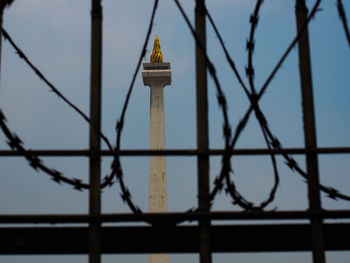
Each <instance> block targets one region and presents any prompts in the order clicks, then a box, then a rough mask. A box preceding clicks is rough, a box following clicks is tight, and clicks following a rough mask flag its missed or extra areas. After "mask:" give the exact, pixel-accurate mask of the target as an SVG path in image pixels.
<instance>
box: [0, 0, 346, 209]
mask: <svg viewBox="0 0 350 263" xmlns="http://www.w3.org/2000/svg"><path fill="white" fill-rule="evenodd" d="M158 2H159V0H155V1H154V5H153V9H152V15H151V18H150V22H149V27H148V30H147V34H146V38H145V41H144V45H143V48H142V51H141V54H140V57H139V60H138V63H137V66H136V69H135V72H134V74H133V77H132V80H131V83H130V86H129V89H128V92H127V95H126V98H125V101H124V106H123V110H122V113H121V115H120V118H119V119H118V121H117V123H116V133H117V138H116V147H115V148H113V147H112V145H111V143H110V142H109V140H108V138H107V137H106V136H104V135H103V134H102V132H101V133H100V137H101V138H102V139H103V140H104V141H105V142H106V144H107V146H108V148H109V149H110V150H111V151H113V152H114V158H113V161H112V163H111V171H110V173H109V174H108V175H106V176H105V177H104V179H103V182H102V184H101V188H104V187H106V186H111V185H112V184H113V183H114V178H115V177H116V178H117V181H118V182H119V185H120V188H121V194H120V195H121V198H122V200H123V202H124V203H126V204H127V205H128V206H129V208H130V209H131V211H132V212H134V213H142V211H141V209H140V208H139V207H138V206H136V205H135V204H134V203H133V201H132V196H131V193H130V190H129V189H128V188H127V186H126V184H125V182H124V173H123V169H122V165H121V161H120V156H119V154H118V152H119V151H120V147H121V136H122V131H123V127H124V123H125V115H126V111H127V107H128V104H129V100H130V97H131V94H132V90H133V87H134V83H135V80H136V77H137V75H138V73H139V70H140V66H141V62H142V60H143V58H144V56H145V54H146V50H147V49H146V48H147V45H148V42H149V38H150V35H151V32H152V29H153V25H154V18H155V15H156V11H157V7H158ZM174 2H175V4H176V6H177V7H178V9H179V11H180V13H181V15H182V16H183V18H184V20H185V22H186V24H187V26H188V28H189V29H190V31H191V34H192V36H193V38H194V40H195V42H196V45H197V47H198V48H199V50H200V51H201V52H202V55H203V56H204V58H205V61H206V67H207V69H208V72H209V74H210V76H211V77H212V79H213V81H214V84H215V87H216V92H217V94H216V96H217V101H218V105H219V107H220V109H221V111H222V114H223V137H224V139H225V153H224V155H223V157H222V169H221V172H220V174H219V175H218V177H217V178H216V179H215V181H214V189H213V191H212V192H211V193H210V200H211V202H212V201H213V200H214V198H215V196H216V195H217V193H219V192H221V191H222V189H223V188H224V187H225V184H226V189H225V190H226V192H227V193H229V194H230V195H231V197H232V198H233V201H234V203H235V204H238V205H239V206H240V207H242V208H244V209H245V210H263V208H265V207H266V206H267V205H268V204H270V203H271V202H272V201H273V200H274V198H275V192H276V190H277V187H278V183H279V175H278V170H277V164H276V159H275V155H274V154H273V153H271V154H270V158H271V161H272V165H273V170H274V179H275V183H274V185H273V187H272V189H271V191H270V194H269V197H268V198H267V199H266V200H265V201H263V202H261V203H260V204H259V205H254V203H252V202H249V201H247V200H246V199H245V198H244V197H243V195H241V194H240V193H239V192H238V191H237V189H236V186H235V184H234V181H232V180H231V178H230V173H231V172H233V171H232V167H231V157H232V156H231V153H230V152H231V150H232V149H234V147H235V145H236V143H237V141H238V138H239V136H240V134H241V133H242V132H243V130H244V128H245V127H246V124H247V122H248V120H249V117H250V114H251V113H252V111H254V112H255V116H256V118H257V120H258V122H259V125H260V127H261V130H262V133H263V136H264V140H265V143H266V145H267V147H268V149H269V150H271V149H272V148H273V149H278V150H281V149H282V145H281V143H280V141H279V140H278V138H277V137H276V136H274V135H273V133H272V132H271V130H270V129H269V125H268V122H267V119H266V117H265V116H264V114H263V112H262V111H261V109H260V107H259V104H258V102H259V100H260V99H261V97H262V96H263V94H264V92H265V91H266V89H267V87H268V86H269V84H270V83H271V81H272V79H273V77H274V76H275V74H276V73H277V71H278V70H279V68H280V67H281V65H282V63H283V62H284V60H285V59H286V58H287V56H288V55H289V53H290V52H291V50H292V49H293V47H295V45H296V43H297V42H298V40H299V38H300V36H301V34H302V33H303V31H304V30H305V28H306V27H307V25H308V24H309V22H310V20H311V19H312V18H313V17H314V16H315V14H316V12H317V11H318V7H319V5H320V3H321V0H317V1H316V3H315V4H314V6H313V8H312V11H311V12H310V14H309V15H308V17H307V20H306V22H305V23H304V25H303V26H302V28H301V29H300V30H299V31H298V32H297V34H296V37H295V38H294V40H293V41H292V42H291V44H290V45H289V47H288V48H287V50H286V51H285V53H284V54H283V55H282V57H281V59H280V60H279V61H278V63H277V65H276V66H275V68H274V70H273V71H272V72H271V74H270V75H269V76H268V78H267V80H266V81H265V83H264V84H263V85H262V87H261V89H260V91H259V92H258V93H257V92H256V89H255V83H254V65H253V51H254V47H255V40H254V35H255V31H256V27H257V25H258V21H259V11H260V7H261V5H262V3H263V0H258V1H257V3H256V5H255V9H254V12H253V14H252V15H251V17H250V23H251V29H250V35H249V40H248V41H247V50H248V65H247V67H246V75H247V77H248V81H249V86H250V89H251V91H250V92H249V91H248V89H247V87H246V85H245V84H244V82H243V80H242V78H241V76H240V74H239V72H238V70H237V68H236V66H235V63H234V61H233V59H232V58H231V56H230V55H229V53H228V51H227V49H226V47H225V45H224V42H223V40H222V37H221V35H220V33H219V31H218V29H217V27H216V25H215V23H214V21H213V19H212V17H211V15H210V13H209V11H208V10H207V8H206V7H204V8H205V12H206V16H207V17H208V19H209V21H210V23H211V25H212V27H213V28H214V31H215V33H216V35H217V36H218V39H219V42H220V44H221V47H222V48H223V50H224V53H225V56H226V59H227V61H228V63H229V65H230V67H231V69H232V70H233V72H234V75H235V76H236V78H237V79H238V81H239V83H240V85H241V87H242V88H243V90H244V92H245V94H246V95H247V97H248V99H249V101H250V106H249V108H248V110H247V111H246V114H245V115H244V117H243V118H242V119H241V120H240V122H239V123H238V125H237V126H236V129H235V133H234V135H233V136H232V134H231V126H230V123H229V118H228V113H227V107H228V105H227V102H226V97H225V95H224V92H223V89H222V87H221V85H220V82H219V80H218V78H217V74H216V69H215V66H214V64H213V63H212V62H211V60H210V59H209V57H208V54H207V52H206V50H205V48H204V47H203V44H202V43H201V41H200V40H199V38H198V36H197V34H196V32H195V30H194V28H193V26H192V24H191V22H190V20H189V19H188V16H187V15H186V13H185V12H184V9H183V8H182V5H181V4H180V2H179V0H174ZM337 6H338V13H339V16H340V18H341V20H342V22H343V25H344V30H345V33H346V36H347V39H348V41H349V45H350V40H349V29H348V27H347V20H346V16H345V12H344V8H343V5H342V2H341V1H340V0H338V5H337ZM2 32H3V36H4V38H5V39H6V40H8V41H9V42H10V44H11V45H12V46H13V48H14V49H15V50H16V52H17V54H18V55H19V57H20V58H21V59H23V60H24V61H25V62H26V63H27V64H28V65H29V66H30V67H31V69H32V70H33V71H34V72H35V73H36V75H37V76H38V77H39V78H40V79H42V80H43V81H44V82H45V83H46V84H47V85H48V86H49V87H50V88H51V90H52V91H53V92H54V93H55V94H56V95H57V96H58V97H59V98H61V99H62V100H63V101H65V102H66V104H67V105H69V106H70V107H71V108H73V109H74V110H75V111H76V112H78V113H79V115H80V116H81V117H83V118H84V119H85V120H86V121H87V122H88V123H90V119H89V118H88V117H87V116H86V115H85V114H84V113H83V112H82V111H81V110H80V109H79V108H78V107H77V106H75V105H74V104H73V103H71V102H70V101H69V100H68V99H67V98H66V97H64V96H63V95H62V93H61V92H60V91H59V90H58V89H56V88H55V87H54V85H53V84H52V83H51V82H49V81H48V80H47V78H46V77H45V76H44V75H43V74H42V73H41V72H40V71H39V70H38V69H37V68H36V67H35V66H34V65H33V64H32V63H31V62H30V61H29V59H28V58H27V56H25V54H24V53H23V52H22V50H21V49H19V48H18V46H17V45H16V44H15V43H14V42H13V40H12V39H11V37H10V36H9V34H8V33H7V32H6V31H5V30H4V29H2ZM6 122H7V121H6V117H5V115H4V113H3V111H2V110H1V109H0V127H1V129H2V131H3V132H4V134H5V135H6V137H7V139H8V141H7V143H8V145H9V146H10V147H11V149H13V150H17V151H18V152H20V153H21V154H22V155H23V156H24V157H25V159H26V160H27V161H28V162H29V165H30V166H31V167H32V168H33V169H35V170H41V171H43V172H45V173H46V174H48V175H50V176H51V177H52V180H53V181H55V182H57V183H62V182H64V183H66V184H70V185H72V186H73V187H74V189H76V190H82V189H87V188H89V184H87V183H84V182H82V181H81V180H80V179H77V178H72V179H70V178H67V177H65V176H63V175H62V173H61V172H59V171H57V170H55V169H51V168H48V167H47V166H46V165H44V163H43V161H42V160H41V159H39V158H38V156H36V155H34V154H33V153H32V152H31V151H30V150H29V149H26V148H25V147H24V143H23V142H22V140H21V139H20V138H19V137H18V136H17V135H16V134H15V133H13V132H12V131H11V130H10V129H9V127H8V126H7V124H6ZM231 136H232V137H231ZM282 156H283V158H284V159H285V163H286V165H287V166H288V167H289V168H290V169H291V170H292V171H296V172H297V173H298V174H300V175H301V176H302V177H303V178H305V179H306V180H305V182H306V183H307V180H308V176H307V174H306V173H305V172H304V171H303V170H302V169H301V168H300V166H299V165H298V163H297V162H296V161H295V160H294V159H293V157H291V156H290V155H288V154H286V153H282ZM224 180H225V182H226V183H225V184H224ZM319 187H320V190H321V191H323V192H325V193H327V194H328V197H329V198H332V199H337V198H339V199H343V200H348V201H350V197H349V196H347V195H344V194H342V193H340V192H339V191H338V190H336V189H334V188H332V187H326V186H323V185H320V186H319ZM191 211H194V209H190V210H188V212H189V213H190V212H191Z"/></svg>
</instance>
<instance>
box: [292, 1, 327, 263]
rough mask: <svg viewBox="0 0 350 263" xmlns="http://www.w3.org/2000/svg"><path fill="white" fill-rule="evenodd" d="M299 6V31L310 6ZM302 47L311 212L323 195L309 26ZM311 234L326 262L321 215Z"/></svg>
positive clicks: (319, 262) (317, 259)
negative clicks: (320, 185) (317, 150)
mask: <svg viewBox="0 0 350 263" xmlns="http://www.w3.org/2000/svg"><path fill="white" fill-rule="evenodd" d="M295 10H296V22H297V29H298V31H299V30H300V29H301V27H302V26H303V25H304V23H305V22H306V20H307V13H308V10H307V7H306V5H305V0H296V6H295ZM298 47H299V70H300V81H301V96H302V107H303V121H304V137H305V147H306V151H307V153H306V169H307V175H308V197H309V210H310V211H311V212H319V211H320V210H321V198H320V189H319V173H318V156H317V153H316V152H315V150H316V149H317V142H316V125H315V112H314V102H313V91H312V75H311V74H312V73H311V59H310V45H309V33H308V27H306V28H305V30H304V32H303V33H302V35H301V37H300V39H299V42H298ZM311 235H312V256H313V262H314V263H324V262H325V253H324V237H323V227H322V219H321V218H317V217H315V218H312V219H311Z"/></svg>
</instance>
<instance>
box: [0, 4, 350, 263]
mask: <svg viewBox="0 0 350 263" xmlns="http://www.w3.org/2000/svg"><path fill="white" fill-rule="evenodd" d="M207 2H208V3H207V5H208V9H209V11H210V12H211V14H212V17H213V19H214V20H215V22H216V23H217V26H218V28H219V30H220V32H221V33H222V36H223V39H224V41H225V44H226V46H227V48H228V51H229V53H230V55H231V56H232V58H233V59H234V61H235V62H236V65H237V68H238V70H239V72H240V74H241V75H242V76H243V77H244V81H245V83H247V79H246V78H245V74H244V72H245V66H246V65H247V52H246V49H245V48H246V40H247V39H248V37H249V28H250V24H249V17H250V14H251V13H252V11H253V9H254V5H255V2H256V1H255V0H215V1H207ZM314 2H315V1H307V4H308V6H309V7H311V5H313V4H314ZM343 2H344V4H345V10H346V12H347V14H348V15H350V2H349V1H347V0H344V1H343ZM102 3H103V11H104V15H103V16H104V20H103V33H104V34H103V41H104V42H103V81H102V82H103V83H102V84H103V109H102V110H103V112H102V122H103V125H102V129H103V132H104V133H105V134H106V135H107V136H108V137H109V139H110V140H111V141H112V142H114V141H115V136H116V135H115V131H114V127H115V123H116V120H117V119H118V118H119V116H120V113H121V109H122V105H123V102H124V99H125V95H126V92H127V89H128V86H129V83H130V81H131V78H132V74H133V71H134V68H135V66H136V63H137V60H138V57H139V55H140V52H141V48H142V45H143V41H144V38H145V36H146V30H147V26H148V21H149V18H150V15H151V11H152V6H153V1H145V0H130V1H115V0H104V1H103V2H102ZM182 3H183V5H184V7H185V10H186V12H187V14H188V15H189V17H190V19H191V21H193V5H194V1H190V0H182ZM321 7H322V10H321V11H320V12H318V13H317V15H316V18H315V19H314V20H313V21H312V22H311V24H310V29H309V30H310V43H311V58H312V72H313V83H314V99H315V108H316V125H317V142H318V145H319V146H321V147H328V146H349V145H350V136H349V134H350V122H349V116H350V108H349V100H350V89H349V83H350V77H349V62H350V54H349V46H348V45H347V42H346V38H345V34H344V31H343V27H342V25H341V23H340V20H339V17H338V14H337V9H336V1H335V0H326V1H323V3H322V5H321ZM295 27H296V26H295V17H294V1H285V0H269V1H264V4H263V6H262V9H261V14H260V23H259V25H258V28H257V32H256V37H255V46H256V50H255V52H254V65H255V83H256V87H257V88H260V87H261V85H262V84H263V83H264V81H265V80H266V78H267V76H268V75H269V73H270V72H271V71H272V69H273V68H274V66H275V65H276V63H277V61H278V59H279V58H280V57H281V55H282V54H283V52H284V50H285V49H286V48H287V46H288V45H289V43H290V42H291V40H292V39H293V37H294V35H295V33H296V29H295ZM4 28H5V29H6V30H7V31H8V33H9V34H10V35H11V36H12V38H13V40H14V41H15V42H16V43H17V44H18V46H19V47H21V48H22V50H23V51H24V52H25V53H26V54H27V56H28V57H29V59H30V60H31V61H32V62H33V63H34V64H35V65H36V66H37V67H38V68H39V69H40V70H41V71H42V72H43V73H44V74H45V76H46V77H47V78H48V79H49V80H50V81H51V82H52V83H54V85H55V86H56V87H57V88H58V89H59V90H60V91H61V92H62V93H63V94H64V95H65V96H67V97H68V98H69V99H70V100H71V101H73V102H74V103H75V104H76V105H78V106H79V108H80V109H82V110H83V111H84V112H85V113H87V114H88V113H89V74H90V65H89V63H90V1H87V0H74V1H72V0H50V1H47V0H17V1H15V2H14V4H13V5H12V6H11V8H9V9H8V10H6V11H5V17H4ZM156 34H157V35H158V36H159V39H160V45H161V48H162V52H163V57H164V61H165V62H170V63H171V68H172V85H171V86H170V87H166V88H165V118H166V120H165V121H166V145H167V148H168V149H174V148H179V149H182V148H195V147H196V131H195V78H194V61H195V57H194V41H193V39H192V36H191V34H190V32H189V30H188V28H187V27H186V25H185V22H184V21H183V19H182V17H181V15H180V13H179V12H178V10H177V8H176V6H175V4H174V3H173V1H172V0H160V3H159V8H158V11H157V15H156V18H155V22H154V28H153V31H152V35H151V41H150V43H149V47H148V53H147V55H146V59H145V61H144V62H148V61H149V56H150V55H151V51H152V47H153V40H154V38H155V35H156ZM207 41H208V53H209V56H210V58H211V59H212V61H213V62H214V63H215V66H216V68H217V72H218V77H219V80H220V83H221V84H222V86H223V89H224V93H225V95H226V97H227V101H228V104H229V105H228V109H229V120H230V123H231V125H232V127H233V128H234V127H235V126H236V125H237V123H238V122H239V120H240V118H241V117H242V116H243V114H244V113H245V111H246V110H247V107H248V100H247V98H246V96H245V94H244V92H243V91H242V89H241V88H240V86H239V85H238V82H237V80H236V78H235V77H234V76H233V74H232V72H231V70H230V69H229V67H228V64H227V63H226V61H225V57H224V53H223V52H222V50H221V49H220V47H219V44H218V40H217V38H216V36H215V35H214V34H213V30H212V29H211V28H210V27H209V25H208V35H207ZM297 55H298V54H297V49H296V48H295V49H294V50H293V51H292V52H291V54H290V56H289V57H288V58H287V60H286V61H285V63H284V64H283V66H282V68H281V69H280V71H279V72H278V74H277V76H276V78H274V80H273V81H272V83H271V85H270V86H269V88H268V90H267V92H266V93H265V95H264V97H263V98H262V99H261V104H260V105H261V108H262V110H263V111H264V113H265V114H266V116H267V119H268V121H269V125H270V128H271V130H272V132H273V133H274V134H275V135H277V137H278V138H279V139H280V141H281V143H282V144H283V146H285V147H302V146H303V145H304V139H303V130H302V114H301V99H300V85H299V82H300V81H299V74H298V61H297ZM1 63H2V72H1V88H0V107H1V109H2V110H3V111H4V113H5V115H6V117H7V119H8V125H9V127H10V128H11V129H12V131H13V132H15V133H16V134H18V135H19V137H20V138H22V139H23V141H24V143H25V146H26V147H27V148H30V149H87V148H88V124H87V123H86V122H85V121H84V120H83V119H82V118H81V117H80V116H78V115H77V114H76V113H75V112H74V111H73V110H72V109H71V108H69V107H67V106H66V105H65V104H64V102H63V101H62V100H60V99H59V98H57V96H56V95H55V94H53V93H52V92H49V88H48V87H47V86H46V85H45V84H44V83H43V82H42V81H41V80H39V79H38V77H37V76H36V75H35V74H34V73H33V72H32V71H31V70H30V69H29V67H28V66H27V65H26V64H25V63H24V62H23V61H22V60H20V59H19V58H18V56H17V55H16V54H15V52H14V50H13V48H12V47H11V46H10V45H9V43H7V42H3V50H2V62H1ZM208 79H209V87H208V89H209V121H210V131H209V133H210V147H211V148H220V147H223V145H224V141H223V138H222V128H221V127H222V115H221V112H220V111H219V108H218V106H217V102H216V98H215V94H216V91H215V87H214V85H213V82H212V80H211V79H210V78H208ZM148 136H149V88H148V87H144V86H143V83H142V78H141V72H139V75H138V78H137V80H136V83H135V88H134V91H133V93H132V97H131V100H130V105H129V108H128V110H127V114H126V123H125V129H124V132H123V136H122V148H123V149H147V148H148ZM0 147H1V149H8V146H7V144H6V138H5V136H4V135H3V133H2V132H1V133H0ZM103 147H104V148H106V146H105V145H103ZM237 147H238V148H265V147H266V146H265V145H264V142H263V137H262V135H261V131H260V129H259V126H258V125H257V121H256V120H255V117H254V116H253V115H252V117H251V119H250V121H249V123H248V126H247V128H246V129H245V131H244V133H243V134H242V136H241V138H240V140H239V142H238V145H237ZM295 158H296V160H298V161H299V163H300V166H301V167H303V168H304V167H305V164H304V158H303V157H302V156H295ZM277 160H278V168H279V171H280V176H281V178H280V186H279V188H278V192H277V195H276V200H275V201H274V202H273V203H272V204H271V205H270V206H268V208H267V209H274V208H276V207H277V209H278V210H291V209H293V210H296V209H298V210H301V209H307V207H308V204H307V193H306V184H305V183H304V182H303V179H302V178H301V177H300V176H298V175H297V174H295V173H293V172H291V171H290V170H289V169H287V167H286V165H285V164H284V161H283V159H281V158H277ZM44 161H45V163H46V164H47V165H48V166H49V167H52V168H55V169H57V170H60V171H62V172H63V173H64V174H65V175H66V176H68V177H76V178H80V179H82V180H84V181H87V180H88V159H87V158H53V157H51V158H44ZM110 162H111V159H110V158H104V159H103V162H102V164H103V171H102V174H103V175H105V174H107V173H108V171H109V166H110ZM122 164H123V168H124V170H125V181H126V183H127V185H128V187H129V188H130V190H131V192H132V197H133V200H134V201H135V202H136V203H137V204H138V205H139V206H140V207H141V208H142V209H143V210H147V194H148V158H144V157H132V158H131V157H129V158H123V159H122ZM232 164H233V168H234V170H235V174H234V175H233V179H234V180H235V182H236V184H237V187H238V189H239V190H240V191H241V193H242V194H244V195H245V196H246V197H247V198H248V199H249V200H251V201H252V202H259V201H261V200H263V199H266V198H267V196H268V192H269V190H270V188H271V186H272V184H273V174H272V168H271V163H270V160H269V159H268V158H267V157H235V158H234V159H233V161H232ZM0 165H1V171H2V173H1V174H2V176H1V184H0V200H1V205H0V213H1V214H29V213H31V214H60V213H87V211H88V194H87V192H86V191H84V192H78V191H75V190H73V189H72V187H71V186H68V185H58V184H55V183H54V182H53V181H52V180H51V179H50V178H49V177H48V176H47V175H45V174H43V173H41V172H39V173H37V172H35V171H33V170H32V169H31V168H30V167H29V166H28V163H27V161H25V160H24V159H23V158H19V157H16V158H1V159H0ZM349 170H350V161H349V155H336V156H329V155H322V156H321V157H320V178H321V182H322V183H324V184H325V185H327V186H332V187H334V188H336V189H338V190H340V191H341V192H343V193H345V194H350V190H349V189H350V180H349ZM219 171H220V158H217V157H213V158H211V167H210V172H211V180H214V178H215V176H216V175H217V174H218V173H219ZM167 180H168V203H169V210H170V211H184V210H187V209H189V208H191V207H194V206H196V202H197V200H196V191H197V190H196V160H195V158H192V157H191V158H183V157H168V158H167ZM180 191H181V194H179V193H180ZM119 193H120V188H119V186H118V185H114V186H113V187H112V188H110V189H107V190H105V191H104V193H103V198H102V199H103V200H102V209H103V212H105V213H118V212H130V210H129V208H128V207H126V206H125V205H124V204H123V203H122V201H121V200H120V197H119ZM322 202H323V207H324V208H326V209H350V203H348V202H344V201H333V200H329V199H327V198H326V197H325V195H323V196H322ZM213 209H214V210H241V209H240V208H239V207H236V206H232V204H231V200H230V198H229V197H228V196H225V194H224V193H222V194H221V195H220V196H218V197H217V198H216V199H215V202H214V206H213ZM286 255H287V256H286ZM349 258H350V253H348V252H332V253H327V259H328V262H332V263H333V262H334V263H345V262H348V259H349ZM213 259H214V262H246V263H253V262H257V261H259V262H270V263H273V262H282V261H283V262H311V253H288V254H287V253H275V254H271V253H258V254H214V256H213ZM48 260H50V262H52V263H56V262H62V261H63V260H64V261H65V262H87V256H30V257H21V256H6V257H5V256H3V257H0V262H6V263H20V262H29V263H32V262H36V263H41V262H47V261H48ZM146 260H147V256H146V255H137V256H133V255H117V256H103V262H104V263H109V262H120V261H123V262H146ZM170 260H171V263H177V262H194V261H197V260H198V256H197V255H172V256H171V258H170Z"/></svg>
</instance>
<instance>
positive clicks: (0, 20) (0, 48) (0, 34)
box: [0, 7, 4, 83]
mask: <svg viewBox="0 0 350 263" xmlns="http://www.w3.org/2000/svg"><path fill="white" fill-rule="evenodd" d="M3 15H4V8H3V7H0V83H1V60H2V59H1V58H2V19H3Z"/></svg>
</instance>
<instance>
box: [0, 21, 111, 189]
mask: <svg viewBox="0 0 350 263" xmlns="http://www.w3.org/2000/svg"><path fill="white" fill-rule="evenodd" d="M1 30H2V35H3V37H4V39H5V40H7V41H8V42H9V43H10V44H11V46H12V47H13V48H14V49H15V51H16V53H17V54H18V56H19V58H21V59H23V60H24V61H25V62H26V64H27V65H28V66H29V67H30V68H31V69H32V70H33V71H34V73H35V74H36V75H37V76H38V77H39V78H40V79H41V80H42V81H43V82H44V83H45V84H46V85H48V86H49V87H50V89H51V91H52V92H53V93H55V94H56V95H57V96H58V97H59V98H60V99H62V100H63V101H64V102H65V103H66V104H67V105H68V106H70V107H71V108H72V109H74V110H75V111H76V112H77V113H78V114H79V115H80V116H81V117H83V119H84V120H85V121H86V122H87V123H90V119H89V117H87V116H86V114H85V113H84V112H83V111H81V110H80V109H79V108H78V107H77V106H76V105H75V104H74V103H72V102H71V101H70V100H69V99H67V98H66V97H65V96H64V95H63V94H62V93H61V92H60V91H59V90H58V89H57V88H56V87H55V86H54V85H53V84H52V83H51V82H50V81H49V80H48V79H47V78H46V77H45V76H44V74H43V73H42V72H41V71H40V70H39V69H38V68H37V67H36V66H35V65H34V64H33V63H32V62H31V61H30V60H29V59H28V57H27V56H26V55H25V54H24V52H23V51H22V50H21V49H20V48H19V47H18V46H17V45H16V43H15V42H14V41H13V39H12V38H11V36H10V35H9V34H8V32H7V31H6V30H5V29H4V28H2V29H1ZM0 111H1V116H2V117H3V118H2V119H1V120H0V121H1V123H0V127H1V129H2V131H3V133H4V134H5V136H6V137H7V139H8V144H9V146H10V147H11V149H13V150H17V151H18V152H19V153H21V154H22V155H23V157H25V159H27V160H28V161H29V164H30V166H31V167H32V168H33V169H34V170H36V171H38V170H41V171H42V172H44V173H46V174H48V175H49V176H51V177H52V179H53V181H54V182H56V183H62V182H63V183H66V184H69V185H72V186H74V189H76V190H83V189H88V188H89V184H88V183H83V182H82V181H81V180H79V179H76V178H73V179H70V178H68V177H65V176H64V175H63V173H62V172H60V171H58V170H56V169H52V168H49V167H47V166H46V165H45V164H44V162H43V161H42V160H41V159H40V158H39V157H38V156H37V155H35V154H33V153H32V152H31V151H30V150H27V149H26V148H24V143H23V141H22V140H21V139H20V138H19V137H18V135H16V134H15V133H13V132H11V130H10V129H9V127H8V126H7V125H6V123H5V120H6V118H5V114H4V112H3V111H2V110H1V109H0ZM99 133H100V137H101V138H102V139H103V140H104V142H105V143H106V145H107V146H108V148H109V150H110V151H113V150H114V149H113V147H112V145H111V143H110V142H109V140H108V138H107V137H106V136H105V135H104V134H103V133H102V132H101V131H99ZM112 184H113V178H104V180H103V182H102V183H101V188H102V189H103V188H105V187H107V186H111V185H112Z"/></svg>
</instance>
